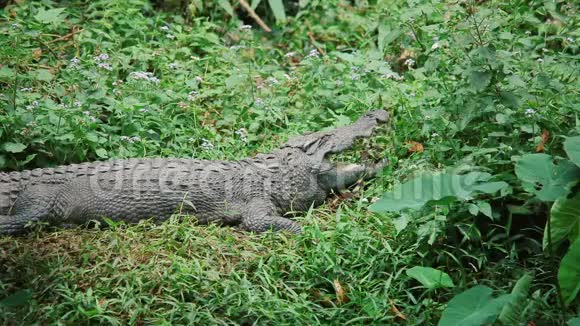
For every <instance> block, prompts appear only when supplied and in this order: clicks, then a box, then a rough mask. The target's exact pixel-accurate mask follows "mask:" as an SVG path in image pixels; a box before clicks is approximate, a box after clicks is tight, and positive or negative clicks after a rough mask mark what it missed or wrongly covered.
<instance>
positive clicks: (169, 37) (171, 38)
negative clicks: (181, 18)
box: [165, 34, 175, 40]
mask: <svg viewBox="0 0 580 326" xmlns="http://www.w3.org/2000/svg"><path fill="white" fill-rule="evenodd" d="M165 36H167V38H168V39H170V40H173V39H174V38H175V35H173V34H167V35H165Z"/></svg>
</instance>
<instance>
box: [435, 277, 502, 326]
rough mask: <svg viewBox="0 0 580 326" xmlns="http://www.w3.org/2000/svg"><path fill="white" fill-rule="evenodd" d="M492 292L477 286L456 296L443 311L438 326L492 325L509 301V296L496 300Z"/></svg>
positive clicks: (485, 287)
mask: <svg viewBox="0 0 580 326" xmlns="http://www.w3.org/2000/svg"><path fill="white" fill-rule="evenodd" d="M491 293H492V290H491V289H490V288H488V287H487V286H483V285H478V286H475V287H473V288H471V289H469V290H466V291H464V292H462V293H460V294H458V295H456V296H455V297H454V298H453V299H451V301H449V303H448V304H447V308H445V310H444V311H443V315H442V316H441V320H439V323H438V325H439V326H457V325H461V326H482V325H486V324H491V323H493V322H494V321H495V320H496V318H497V315H498V314H499V312H500V311H501V309H502V307H503V305H504V304H506V303H507V302H509V301H510V300H511V297H512V296H511V294H505V295H502V296H500V297H497V298H493V297H492V296H491Z"/></svg>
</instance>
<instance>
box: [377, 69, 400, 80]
mask: <svg viewBox="0 0 580 326" xmlns="http://www.w3.org/2000/svg"><path fill="white" fill-rule="evenodd" d="M381 78H384V79H393V80H403V76H401V75H399V74H398V73H396V72H394V71H387V72H386V73H384V74H382V75H381Z"/></svg>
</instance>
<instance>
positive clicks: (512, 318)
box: [497, 274, 534, 325]
mask: <svg viewBox="0 0 580 326" xmlns="http://www.w3.org/2000/svg"><path fill="white" fill-rule="evenodd" d="M533 279H534V278H533V276H532V275H531V274H524V275H523V276H522V277H520V279H519V280H518V281H517V282H516V285H514V288H513V289H512V292H511V293H512V298H511V300H510V301H509V302H507V303H506V305H505V306H504V307H503V309H502V310H501V313H500V314H499V316H498V318H497V319H498V320H499V321H500V322H501V324H502V325H521V324H522V322H523V321H525V320H524V318H525V316H524V314H523V312H524V310H525V308H526V304H527V302H528V301H529V300H528V292H529V291H530V286H531V285H532V280H533Z"/></svg>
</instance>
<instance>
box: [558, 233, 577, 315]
mask: <svg viewBox="0 0 580 326" xmlns="http://www.w3.org/2000/svg"><path fill="white" fill-rule="evenodd" d="M578 262H580V239H576V241H574V243H572V245H571V246H570V248H568V252H567V253H566V255H565V256H564V258H562V262H561V263H560V270H559V271H558V282H559V283H560V288H561V289H562V296H563V297H564V301H566V304H570V303H571V302H572V301H573V300H574V298H576V296H577V295H578V292H580V264H579V263H578Z"/></svg>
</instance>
